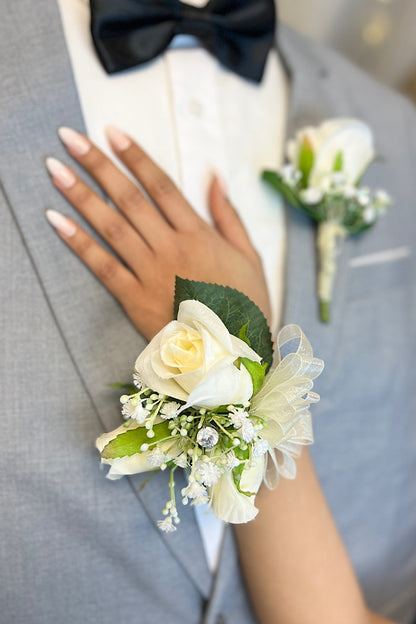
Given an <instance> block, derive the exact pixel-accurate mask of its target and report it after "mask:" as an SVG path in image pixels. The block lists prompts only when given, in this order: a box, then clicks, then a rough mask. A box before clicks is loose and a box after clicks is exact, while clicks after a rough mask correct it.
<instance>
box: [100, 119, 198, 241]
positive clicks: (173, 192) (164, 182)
mask: <svg viewBox="0 0 416 624" xmlns="http://www.w3.org/2000/svg"><path fill="white" fill-rule="evenodd" d="M106 134H107V138H108V140H109V142H110V145H111V147H112V149H113V150H114V151H115V153H116V154H117V156H118V157H119V158H120V160H121V161H122V162H123V163H124V164H125V165H126V167H128V168H129V169H130V171H131V172H132V173H133V174H134V175H135V177H136V178H137V180H138V181H139V182H140V184H141V185H142V186H143V188H144V189H145V191H146V193H148V195H149V197H151V199H152V200H153V201H154V202H155V204H156V206H157V207H158V208H159V209H160V210H161V212H162V213H163V214H164V216H165V217H166V219H167V220H168V221H169V223H170V224H171V225H172V227H174V228H175V229H177V230H192V229H194V228H196V227H198V225H200V223H201V219H200V217H199V216H198V215H197V214H196V212H195V211H194V209H193V208H192V206H191V205H190V204H189V203H188V202H187V201H186V199H185V198H184V196H183V195H182V193H181V192H180V191H179V189H178V188H177V187H176V185H175V183H174V182H173V180H172V179H171V178H170V177H169V176H168V175H167V174H166V173H165V172H164V171H163V170H162V169H160V167H158V166H157V165H156V164H155V163H154V162H153V160H152V159H151V158H150V157H149V156H148V155H147V154H146V152H145V151H144V150H143V149H142V148H141V147H139V145H137V143H135V142H134V141H133V140H132V139H131V138H130V137H129V136H127V135H126V134H124V133H123V132H121V131H120V130H118V128H114V127H113V126H107V128H106Z"/></svg>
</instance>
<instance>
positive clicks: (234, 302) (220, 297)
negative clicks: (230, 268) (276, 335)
mask: <svg viewBox="0 0 416 624" xmlns="http://www.w3.org/2000/svg"><path fill="white" fill-rule="evenodd" d="M187 299H196V300H197V301H200V302H201V303H204V304H205V305H206V306H208V308H210V309H211V310H212V311H213V312H215V314H216V315H217V316H219V317H220V319H221V320H222V322H223V323H224V325H225V326H226V328H227V329H228V331H229V332H230V334H232V335H233V336H238V333H239V332H240V330H241V328H242V327H243V326H244V325H247V331H246V335H247V338H248V340H249V341H250V344H251V348H252V349H253V350H254V351H255V352H256V353H258V355H260V356H261V358H262V359H263V361H264V362H265V363H266V364H267V366H268V367H269V366H270V365H271V363H272V359H273V343H272V338H271V335H270V330H269V327H268V325H267V321H266V319H265V317H264V315H263V312H262V311H261V310H260V308H259V307H258V306H257V305H256V304H255V303H254V302H253V301H251V299H249V298H248V297H247V296H246V295H244V294H243V293H241V292H239V291H238V290H235V289H234V288H230V287H229V286H219V285H218V284H206V283H205V282H194V281H191V280H186V279H182V278H181V277H176V284H175V304H174V315H175V317H176V316H177V314H178V308H179V304H180V303H181V301H186V300H187Z"/></svg>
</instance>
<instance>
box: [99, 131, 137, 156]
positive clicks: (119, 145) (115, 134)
mask: <svg viewBox="0 0 416 624" xmlns="http://www.w3.org/2000/svg"><path fill="white" fill-rule="evenodd" d="M105 133H106V135H107V139H108V140H109V141H110V144H111V146H112V147H114V149H115V150H117V151H118V152H124V150H126V149H127V148H128V147H130V145H131V139H130V138H129V137H128V136H126V135H125V134H124V132H122V131H121V130H119V129H118V128H115V127H114V126H107V127H106V129H105Z"/></svg>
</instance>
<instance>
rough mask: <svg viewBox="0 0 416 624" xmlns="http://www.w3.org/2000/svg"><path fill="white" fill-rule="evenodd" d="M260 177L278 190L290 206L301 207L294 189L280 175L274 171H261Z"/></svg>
mask: <svg viewBox="0 0 416 624" xmlns="http://www.w3.org/2000/svg"><path fill="white" fill-rule="evenodd" d="M261 177H262V178H263V180H264V181H265V182H267V183H268V184H270V186H272V187H273V188H274V189H275V190H276V191H278V192H279V193H280V194H281V195H282V196H283V199H285V200H286V201H287V202H289V204H290V205H291V206H295V208H301V207H302V206H301V201H300V199H299V196H298V193H297V191H296V189H293V188H292V187H291V186H289V185H288V184H286V183H285V182H283V179H282V177H281V176H280V175H279V174H278V173H276V172H275V171H267V170H266V171H263V173H262V175H261Z"/></svg>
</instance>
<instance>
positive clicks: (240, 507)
mask: <svg viewBox="0 0 416 624" xmlns="http://www.w3.org/2000/svg"><path fill="white" fill-rule="evenodd" d="M254 499H255V496H254V495H253V496H250V497H249V496H246V495H245V494H241V493H240V492H239V491H238V490H237V488H236V486H235V485H234V482H233V479H232V475H231V472H226V473H225V474H223V475H222V477H221V478H220V479H219V481H217V483H216V484H215V485H214V486H213V487H212V488H211V500H212V508H213V510H214V513H215V515H216V516H217V518H220V520H224V522H232V523H233V524H241V523H243V522H249V521H250V520H253V518H255V517H256V516H257V514H258V511H259V510H258V509H257V507H255V506H254Z"/></svg>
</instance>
